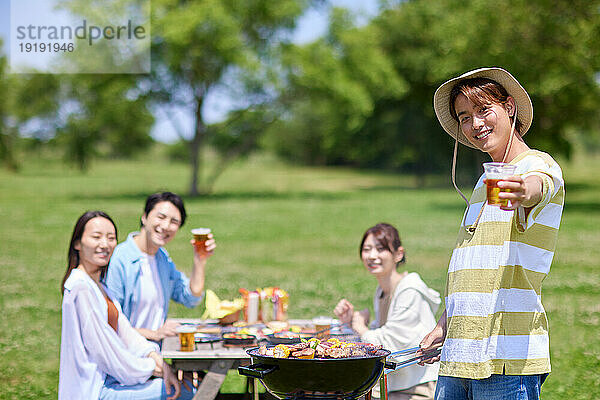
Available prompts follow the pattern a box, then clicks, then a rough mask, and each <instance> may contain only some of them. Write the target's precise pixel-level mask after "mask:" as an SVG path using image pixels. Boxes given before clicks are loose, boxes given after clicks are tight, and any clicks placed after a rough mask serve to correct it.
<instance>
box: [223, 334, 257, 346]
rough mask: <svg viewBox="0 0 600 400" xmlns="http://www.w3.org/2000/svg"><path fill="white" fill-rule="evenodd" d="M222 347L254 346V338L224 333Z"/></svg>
mask: <svg viewBox="0 0 600 400" xmlns="http://www.w3.org/2000/svg"><path fill="white" fill-rule="evenodd" d="M223 345H224V346H239V347H247V346H256V336H254V335H248V334H240V333H224V334H223Z"/></svg>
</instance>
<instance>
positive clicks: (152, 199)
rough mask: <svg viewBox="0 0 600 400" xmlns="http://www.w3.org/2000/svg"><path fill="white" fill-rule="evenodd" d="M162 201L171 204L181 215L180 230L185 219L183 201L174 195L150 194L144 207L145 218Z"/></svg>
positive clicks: (141, 224)
mask: <svg viewBox="0 0 600 400" xmlns="http://www.w3.org/2000/svg"><path fill="white" fill-rule="evenodd" d="M163 201H168V202H170V203H171V204H173V205H174V206H175V207H177V209H178V210H179V214H181V225H179V227H180V228H181V227H182V226H183V224H184V223H185V217H186V213H185V207H184V205H183V199H182V198H181V197H180V196H179V195H177V194H175V193H172V192H159V193H154V194H151V195H150V196H148V198H147V199H146V205H145V206H144V214H145V215H146V216H147V215H148V214H149V213H150V211H152V210H153V209H154V207H155V206H156V205H157V204H158V203H162V202H163ZM142 226H144V224H143V223H142V220H141V219H140V227H142Z"/></svg>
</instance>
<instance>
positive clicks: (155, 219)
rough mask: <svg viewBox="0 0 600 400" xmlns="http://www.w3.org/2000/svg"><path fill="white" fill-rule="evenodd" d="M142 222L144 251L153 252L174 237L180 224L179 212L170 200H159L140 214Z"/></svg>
mask: <svg viewBox="0 0 600 400" xmlns="http://www.w3.org/2000/svg"><path fill="white" fill-rule="evenodd" d="M142 224H143V226H142V235H143V237H144V239H145V242H146V243H147V246H148V248H147V249H146V251H147V252H148V253H149V254H155V253H156V252H157V251H158V249H159V247H163V246H165V245H166V244H167V243H169V242H170V241H171V240H172V239H173V238H174V237H175V234H176V233H177V231H178V230H179V227H180V226H181V213H180V212H179V209H178V208H177V207H175V205H173V203H171V202H170V201H161V202H159V203H156V205H155V206H154V208H153V209H152V210H150V212H149V213H148V214H144V215H143V216H142Z"/></svg>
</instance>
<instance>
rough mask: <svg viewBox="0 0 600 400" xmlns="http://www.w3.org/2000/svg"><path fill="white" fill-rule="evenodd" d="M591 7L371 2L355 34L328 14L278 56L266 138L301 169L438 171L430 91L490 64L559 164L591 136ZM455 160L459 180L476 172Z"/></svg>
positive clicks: (339, 15)
mask: <svg viewBox="0 0 600 400" xmlns="http://www.w3.org/2000/svg"><path fill="white" fill-rule="evenodd" d="M599 9H600V1H597V0H595V1H585V2H584V1H576V2H569V3H568V4H567V3H556V2H551V1H545V0H536V1H530V0H517V1H508V0H500V1H496V2H494V3H493V6H492V3H491V2H489V1H487V0H467V1H462V0H461V1H458V0H441V1H435V2H431V1H425V0H412V1H400V0H398V1H382V2H381V12H380V14H379V15H378V16H376V17H375V18H373V19H372V20H371V21H370V22H369V23H368V24H367V25H366V26H363V27H359V28H357V27H355V26H354V25H353V24H352V23H351V19H349V18H348V17H347V16H345V14H344V13H343V12H341V11H338V12H336V13H334V14H333V16H332V20H331V23H330V32H329V34H328V35H327V36H326V37H325V38H323V39H320V40H317V41H315V42H314V43H310V44H307V45H304V46H292V47H290V48H288V49H287V53H286V58H285V59H284V60H285V66H286V72H287V75H286V77H287V79H288V83H289V87H288V88H285V90H282V91H281V93H280V97H279V99H278V100H279V102H278V106H279V107H282V110H283V112H281V115H282V118H281V119H280V120H279V121H278V122H277V124H278V128H279V129H278V137H277V138H273V137H271V138H270V140H269V142H270V143H271V144H272V145H273V146H274V147H275V148H277V149H278V150H279V151H280V153H282V154H284V155H286V156H288V157H290V158H292V159H296V160H301V161H304V162H312V163H326V164H350V165H358V166H365V167H382V168H392V169H401V170H405V171H413V172H417V173H420V174H425V173H428V172H432V171H440V170H447V169H448V168H449V159H450V157H451V152H452V144H453V143H452V141H451V140H450V137H449V136H448V135H446V134H444V132H443V131H442V129H441V128H440V127H439V124H438V123H437V120H436V118H435V115H434V112H433V108H432V97H433V93H434V91H435V89H436V88H437V87H438V86H439V84H441V83H442V82H443V81H445V80H446V79H448V78H450V77H452V76H456V75H457V74H459V73H462V72H464V71H467V70H469V69H474V68H478V67H482V66H502V67H504V68H506V69H508V70H509V71H511V73H513V74H514V75H515V76H517V77H518V79H519V81H520V82H522V83H523V85H524V86H525V87H526V88H527V90H528V92H529V93H530V95H531V97H532V100H533V103H534V109H535V112H534V123H533V127H532V129H531V131H530V133H529V134H528V136H527V137H526V140H527V142H528V143H530V144H531V145H532V146H533V147H536V148H540V149H542V150H545V151H549V152H551V153H552V154H555V155H566V156H568V155H569V154H570V152H571V142H572V138H573V137H574V136H577V135H583V134H587V135H590V133H591V132H593V131H595V130H597V129H598V122H597V116H598V113H597V111H596V108H597V107H596V105H597V104H598V101H599V100H600V86H599V84H598V80H597V76H598V75H597V73H598V71H600V41H598V40H596V39H597V37H599V33H600V13H599V12H598V10H599ZM349 21H350V22H349ZM356 55H358V56H356ZM459 157H460V163H461V165H463V169H462V170H461V171H460V173H462V174H465V173H466V176H464V179H467V178H468V179H469V180H470V179H471V176H472V175H474V174H478V173H479V172H480V165H481V161H482V159H481V156H480V155H479V154H478V153H477V152H473V151H464V148H461V150H460V151H459ZM464 166H467V167H468V168H467V169H466V172H465V170H464ZM460 176H461V175H460V174H459V177H460Z"/></svg>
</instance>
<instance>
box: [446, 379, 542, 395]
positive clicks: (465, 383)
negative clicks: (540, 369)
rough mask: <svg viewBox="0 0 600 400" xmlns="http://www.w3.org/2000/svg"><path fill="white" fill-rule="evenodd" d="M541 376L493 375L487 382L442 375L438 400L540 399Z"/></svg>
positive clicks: (485, 380)
mask: <svg viewBox="0 0 600 400" xmlns="http://www.w3.org/2000/svg"><path fill="white" fill-rule="evenodd" d="M547 376H548V374H542V375H492V376H490V377H489V378H485V379H465V378H455V377H451V376H441V375H440V376H439V377H438V381H437V386H436V389H435V399H436V400H539V399H540V391H541V389H542V383H544V381H545V380H546V377H547Z"/></svg>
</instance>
